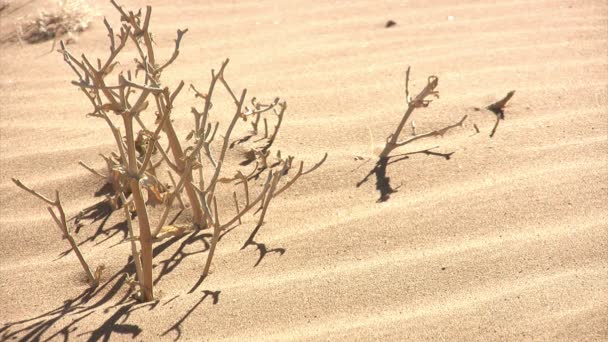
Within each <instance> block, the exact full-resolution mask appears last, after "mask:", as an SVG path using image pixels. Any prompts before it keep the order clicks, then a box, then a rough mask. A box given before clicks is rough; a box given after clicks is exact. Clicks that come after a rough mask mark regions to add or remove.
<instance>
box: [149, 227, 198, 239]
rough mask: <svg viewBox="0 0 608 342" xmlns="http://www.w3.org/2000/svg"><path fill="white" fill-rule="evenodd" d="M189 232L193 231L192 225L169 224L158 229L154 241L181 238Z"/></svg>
mask: <svg viewBox="0 0 608 342" xmlns="http://www.w3.org/2000/svg"><path fill="white" fill-rule="evenodd" d="M191 231H194V226H193V225H192V224H170V225H167V226H163V227H162V228H161V229H160V231H159V232H158V235H156V239H158V240H162V239H166V238H169V237H173V236H182V235H184V234H186V233H189V232H191Z"/></svg>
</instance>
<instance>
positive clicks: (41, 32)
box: [0, 0, 94, 44]
mask: <svg viewBox="0 0 608 342" xmlns="http://www.w3.org/2000/svg"><path fill="white" fill-rule="evenodd" d="M0 7H1V5H0ZM93 15H94V12H93V9H92V8H91V6H89V4H88V3H87V2H86V1H85V0H59V1H58V3H57V9H55V10H54V11H51V12H47V11H44V10H42V11H40V12H39V13H38V16H36V17H27V18H23V19H21V20H19V23H18V27H17V35H16V38H18V39H19V40H21V41H26V42H28V43H30V44H33V43H39V42H44V41H47V40H50V39H56V38H58V37H61V36H64V35H68V36H70V37H69V38H68V41H69V40H73V39H74V38H73V37H72V35H73V34H74V33H78V32H82V31H84V30H86V29H87V28H88V27H89V24H90V23H91V20H92V18H93Z"/></svg>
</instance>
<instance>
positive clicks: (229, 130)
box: [13, 0, 327, 301]
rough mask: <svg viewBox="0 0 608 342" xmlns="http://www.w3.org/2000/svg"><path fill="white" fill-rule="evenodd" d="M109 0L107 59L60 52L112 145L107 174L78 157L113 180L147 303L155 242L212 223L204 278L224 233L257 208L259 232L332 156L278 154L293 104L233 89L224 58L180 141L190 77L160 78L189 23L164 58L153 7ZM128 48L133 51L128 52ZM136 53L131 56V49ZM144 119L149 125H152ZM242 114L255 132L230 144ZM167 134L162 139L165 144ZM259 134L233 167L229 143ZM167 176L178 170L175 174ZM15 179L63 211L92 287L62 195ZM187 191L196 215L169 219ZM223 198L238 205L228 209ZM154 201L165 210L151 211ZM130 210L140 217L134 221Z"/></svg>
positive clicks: (136, 281) (94, 278) (133, 281)
mask: <svg viewBox="0 0 608 342" xmlns="http://www.w3.org/2000/svg"><path fill="white" fill-rule="evenodd" d="M112 4H113V5H114V7H115V8H116V10H117V11H118V12H119V14H120V19H121V26H120V29H119V30H117V31H115V29H114V28H113V27H112V26H111V25H110V24H109V22H108V21H107V20H104V24H105V26H106V29H107V31H108V37H109V45H110V48H109V55H108V57H107V58H105V59H103V60H102V59H96V60H95V59H90V58H88V57H87V56H86V55H84V54H83V55H81V57H80V58H77V57H75V56H74V55H73V54H72V53H71V52H69V51H68V50H67V49H66V46H65V44H64V42H61V52H62V54H63V57H64V60H65V62H66V63H67V65H68V66H69V67H70V68H71V70H72V71H73V72H74V74H75V75H76V77H77V80H75V81H73V82H72V83H73V85H75V86H77V87H78V88H79V89H80V90H81V92H82V93H83V94H84V95H85V97H86V98H87V99H88V100H89V101H90V103H91V105H92V111H91V112H90V113H89V114H88V116H90V117H95V118H98V119H101V120H103V122H105V124H106V125H107V126H108V127H109V132H110V133H111V134H112V137H113V139H114V141H115V143H116V152H115V153H111V154H110V155H107V156H106V155H102V157H103V158H104V160H105V162H106V165H107V172H106V173H105V174H104V173H103V172H98V171H96V170H94V169H93V168H92V167H89V166H88V165H86V164H84V163H83V162H80V164H81V165H82V166H83V167H85V168H86V169H87V170H89V171H91V172H92V173H93V174H95V175H96V176H98V177H100V178H103V179H104V180H106V181H107V182H108V183H109V184H111V187H112V189H113V194H112V195H111V196H110V197H109V198H108V199H107V201H108V202H109V203H110V204H111V205H112V207H113V208H114V209H119V208H121V207H122V210H123V211H124V215H125V219H126V222H127V225H128V232H129V236H128V240H129V242H130V244H131V254H132V257H133V260H134V264H135V269H136V274H134V275H129V279H130V285H131V286H132V288H134V289H135V290H136V291H137V295H138V297H139V298H140V299H141V300H143V301H150V300H152V299H154V288H153V266H152V260H153V257H154V255H153V248H152V247H153V244H154V243H157V242H160V241H162V240H164V239H167V238H170V237H175V236H181V235H183V234H185V233H188V232H192V231H195V230H200V229H212V230H213V235H212V239H211V246H210V249H209V253H208V254H207V260H206V262H205V264H204V267H203V269H202V270H201V273H202V279H204V278H205V277H206V276H207V275H208V274H209V270H210V266H211V263H212V258H213V254H214V252H215V250H216V248H217V243H218V241H219V239H220V234H222V232H226V231H227V230H228V229H232V228H234V227H235V226H236V225H238V224H240V223H241V219H242V217H243V216H244V215H245V214H247V213H250V212H253V211H255V213H256V214H258V215H259V218H258V219H257V225H256V227H255V230H254V231H255V232H257V230H259V228H260V227H261V226H262V224H263V223H264V217H265V214H266V212H267V210H268V208H269V206H270V204H271V201H272V200H273V199H275V198H277V197H278V196H279V195H280V194H281V193H283V192H284V191H285V190H287V189H288V188H289V187H290V186H291V185H293V184H294V183H295V182H296V181H297V180H298V179H299V178H300V177H301V176H303V175H306V174H308V173H310V172H312V171H314V170H315V169H316V168H318V167H319V166H320V165H321V164H322V163H323V162H324V161H325V159H326V157H327V155H325V157H323V159H322V160H321V161H320V162H318V163H317V164H315V165H313V166H312V167H310V168H308V169H307V170H305V169H304V163H303V162H299V163H296V162H295V160H294V157H293V156H283V155H282V154H281V152H280V151H278V150H277V151H274V152H272V150H271V148H272V145H273V143H274V141H275V139H276V137H277V135H278V132H279V128H280V127H281V123H282V121H283V116H284V114H285V111H286V109H287V104H286V102H285V101H282V100H281V99H279V98H276V99H274V100H273V101H271V102H269V103H266V104H264V103H261V102H258V101H257V100H256V98H255V97H253V98H248V97H247V89H243V90H242V91H236V90H235V89H233V88H232V87H231V86H230V84H229V82H228V81H227V80H226V78H225V70H226V67H227V65H228V62H229V61H228V60H226V61H224V62H223V63H222V64H221V67H220V68H219V69H218V70H217V71H215V70H212V71H211V82H210V84H209V86H208V88H207V91H206V92H204V93H203V92H199V91H198V90H197V89H196V87H194V86H191V88H192V90H193V91H194V93H195V96H196V97H197V98H199V99H200V100H201V101H202V108H200V109H196V108H192V113H193V116H194V122H193V128H192V130H191V131H190V133H189V134H188V135H187V136H186V137H185V138H184V139H182V137H181V136H180V135H179V134H178V132H177V130H176V129H175V127H174V126H173V122H172V120H171V117H172V116H173V115H174V111H175V106H174V104H175V101H176V98H177V97H178V95H179V94H180V93H181V92H182V90H183V88H184V82H183V81H182V82H180V83H179V84H178V85H177V86H176V87H174V88H170V87H168V86H166V85H164V84H163V83H162V81H161V75H162V72H163V71H164V70H165V69H166V68H168V67H169V66H171V64H172V63H173V62H174V61H175V60H176V59H177V57H178V56H179V54H180V44H181V42H182V39H183V37H184V35H185V34H186V33H187V31H188V30H187V29H185V30H178V31H177V38H176V40H175V48H174V51H173V53H172V55H171V56H169V57H168V58H167V59H166V60H164V61H161V58H160V56H158V55H157V53H155V50H154V47H155V45H154V44H153V41H152V34H151V33H150V29H149V24H150V18H151V14H152V8H151V7H150V6H148V7H147V8H146V10H145V13H144V12H142V10H139V11H138V12H132V11H126V10H124V9H123V8H122V7H121V6H119V5H118V4H117V3H116V2H115V1H114V0H112ZM127 46H131V47H133V49H132V50H129V49H128V48H127ZM130 51H132V52H133V53H135V56H133V55H130ZM133 57H135V64H134V66H133V69H129V70H126V71H124V70H123V71H121V72H117V71H115V69H118V68H115V67H116V66H117V65H119V64H120V65H121V66H125V65H129V64H128V63H129V62H128V61H130V60H132V59H133ZM95 61H96V63H95ZM218 88H223V89H224V90H225V91H226V92H227V93H228V95H229V96H230V99H231V102H233V103H234V112H233V113H231V114H230V121H229V124H228V126H227V127H226V128H225V129H224V130H223V133H221V134H220V133H219V131H220V130H219V128H220V124H219V122H214V121H213V115H212V109H213V101H212V98H213V97H214V95H215V91H216V90H218ZM249 104H250V105H249ZM214 115H215V114H214ZM150 119H152V120H150ZM269 119H272V120H275V121H276V124H275V125H274V128H269ZM146 120H147V121H149V122H150V121H151V122H153V123H152V124H150V123H148V124H146ZM246 120H250V122H251V123H252V131H251V132H250V133H249V135H247V136H245V137H241V138H239V139H235V140H234V141H232V138H231V137H232V135H233V132H234V131H235V130H234V129H235V127H236V126H237V124H238V123H239V122H241V121H246ZM260 122H264V132H263V134H262V133H261V132H260V130H259V129H258V124H259V123H260ZM163 133H164V135H165V137H166V141H167V143H166V146H163V144H162V143H161V135H162V134H163ZM220 136H221V138H218V137H220ZM255 137H257V138H258V139H257V141H258V145H257V147H256V148H252V149H250V150H249V151H248V152H247V154H246V155H247V157H248V159H247V160H246V161H245V162H244V163H242V164H247V165H248V166H244V165H228V164H229V162H228V161H227V158H226V156H227V152H228V150H229V149H231V148H234V147H235V146H236V145H238V144H241V143H243V142H245V141H247V140H249V139H254V138H255ZM218 140H219V141H218ZM252 166H253V167H252ZM163 168H164V169H168V170H166V171H168V172H169V176H170V179H171V182H172V184H171V185H169V184H166V183H163V182H162V180H161V177H160V175H164V174H165V173H164V172H159V171H160V170H161V169H163ZM227 172H234V173H233V176H226V173H227ZM171 173H174V174H175V176H176V178H175V179H176V180H175V179H174V177H173V175H172V174H171ZM13 181H14V182H15V183H16V184H17V185H18V186H20V187H21V188H22V189H24V190H26V191H28V192H30V193H32V194H33V195H35V196H37V197H38V198H40V199H42V200H43V201H45V202H46V203H47V204H49V205H51V206H52V207H54V208H56V210H58V211H59V213H60V217H61V219H57V217H56V214H54V212H53V211H51V209H50V208H49V211H50V212H51V215H52V216H53V218H54V219H55V221H56V222H57V224H58V225H59V227H60V228H61V231H62V234H63V235H64V236H65V237H66V238H68V240H69V241H70V244H71V246H72V247H73V249H74V251H75V252H76V253H77V255H79V259H80V261H81V263H82V264H83V267H84V269H85V271H86V272H87V274H88V275H89V279H90V282H91V285H92V286H95V285H96V284H97V283H98V281H99V274H97V275H93V274H92V273H91V271H90V268H89V266H88V265H87V264H86V262H85V261H84V258H82V255H81V254H80V252H79V250H78V248H77V244H75V243H74V242H73V238H72V237H71V234H70V231H69V229H68V227H67V223H66V219H65V215H64V213H63V208H62V206H61V202H60V201H59V197H58V196H59V195H58V194H57V196H56V200H54V201H52V200H49V199H47V198H46V197H44V196H42V195H40V194H39V193H37V192H35V191H34V190H32V189H30V188H28V187H26V186H25V185H23V184H22V183H21V182H20V181H19V180H16V179H13ZM182 192H184V193H185V196H184V197H185V198H187V200H188V203H189V206H188V210H189V211H190V214H191V215H190V217H191V218H192V220H191V222H189V223H186V224H174V225H166V224H165V223H166V220H167V217H168V215H169V213H170V212H171V211H172V210H174V209H175V205H176V204H177V203H179V206H180V207H182V208H183V207H184V206H185V205H184V202H185V201H184V199H182V196H181V193H182ZM226 199H229V200H230V201H227V200H226ZM176 201H177V203H176ZM227 203H229V204H230V206H234V207H233V208H228V205H227ZM220 204H223V205H220ZM153 207H160V208H161V209H160V210H152V208H153ZM155 212H158V213H159V215H158V217H154V215H153V214H154V213H155ZM133 216H136V217H137V219H136V220H133ZM97 273H99V272H97Z"/></svg>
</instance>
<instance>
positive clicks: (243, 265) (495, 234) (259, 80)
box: [0, 0, 608, 341]
mask: <svg viewBox="0 0 608 342" xmlns="http://www.w3.org/2000/svg"><path fill="white" fill-rule="evenodd" d="M50 3H51V1H42V0H39V1H37V0H34V1H26V0H13V1H12V2H11V5H10V7H9V9H8V10H5V11H3V12H2V13H1V14H0V34H2V35H4V34H6V33H8V32H10V30H12V29H13V27H14V26H13V25H14V23H15V21H16V20H17V18H19V17H20V16H24V15H27V14H32V13H36V11H37V10H38V9H39V8H43V7H44V6H47V5H48V4H50ZM121 3H124V5H126V6H129V7H132V8H135V7H139V6H144V5H145V4H146V2H143V1H133V0H130V1H121ZM150 4H151V5H153V6H154V17H153V27H154V32H155V33H157V36H156V37H157V38H156V40H157V44H158V51H159V52H158V53H159V54H160V55H162V56H168V55H170V53H171V52H172V48H173V45H172V44H173V43H172V41H173V39H174V34H175V30H176V29H177V28H178V27H179V28H184V27H187V28H189V32H188V34H187V35H186V37H185V38H184V42H183V46H182V51H181V54H180V56H179V59H178V60H177V62H176V63H175V64H174V66H173V67H172V69H171V70H170V71H169V70H168V71H167V73H166V75H163V77H164V78H165V80H166V81H165V82H167V83H168V84H172V85H174V84H177V82H178V81H179V80H181V79H183V80H184V81H185V82H186V84H188V83H194V84H196V85H200V86H201V87H203V88H204V87H206V85H207V82H208V81H209V78H210V74H209V70H210V69H211V68H217V67H218V66H219V65H220V63H221V61H222V60H223V59H224V58H226V57H229V58H230V59H231V64H230V65H229V67H228V71H227V77H228V78H230V80H231V82H232V83H233V84H234V85H235V86H236V87H237V88H242V87H247V88H248V89H249V91H250V92H251V93H252V94H255V95H256V96H258V97H259V98H273V97H274V96H277V95H278V96H281V97H282V98H285V99H286V100H287V102H288V110H287V115H286V118H285V121H284V123H283V126H282V131H281V135H280V136H279V139H278V140H277V142H276V144H277V147H278V148H280V149H281V150H283V151H286V152H287V153H291V154H295V155H297V156H299V157H300V158H301V159H303V160H305V161H306V162H309V163H312V162H314V161H316V160H318V159H320V158H321V157H322V156H323V154H324V153H325V152H328V153H329V158H328V160H327V161H326V163H325V164H324V165H323V166H322V167H321V168H320V169H319V170H317V171H316V172H315V173H314V174H311V175H309V176H307V177H306V178H303V179H302V181H301V182H300V183H299V184H297V185H296V186H295V187H294V188H292V189H291V190H290V191H289V192H287V193H285V194H283V195H281V198H280V200H277V201H275V202H274V203H273V206H272V207H271V210H270V211H269V212H268V214H267V216H266V218H267V223H266V224H265V225H264V226H263V227H262V229H261V230H260V231H259V233H258V234H257V235H256V241H257V242H258V243H259V244H260V245H259V246H260V248H258V249H256V247H254V246H248V247H247V248H245V249H241V247H242V246H243V243H244V242H245V241H246V240H247V238H248V237H249V235H250V233H251V229H253V227H254V220H253V219H252V218H250V217H249V218H248V219H246V220H245V221H244V223H243V225H241V226H239V227H238V228H236V229H234V230H233V231H231V232H230V233H228V234H227V235H226V236H225V238H224V239H222V240H221V242H220V245H219V247H218V251H217V253H216V257H215V259H214V264H213V266H212V271H213V273H212V274H211V276H210V277H209V278H207V279H205V281H204V282H202V283H200V284H199V283H197V280H199V277H200V274H201V271H202V267H203V265H204V262H205V256H206V254H207V251H206V250H207V241H208V240H209V234H208V233H207V232H203V233H199V234H195V235H189V236H187V237H183V238H181V239H171V240H168V241H166V242H163V243H160V244H158V245H156V246H155V269H154V272H155V279H156V280H157V283H156V288H157V293H158V301H157V302H154V303H147V304H139V303H136V302H135V301H133V300H132V299H130V298H129V294H128V288H127V286H126V285H125V284H124V274H125V271H126V270H127V268H125V265H126V263H127V257H128V255H129V246H128V244H126V243H124V241H123V239H124V238H125V237H126V235H125V234H126V233H125V232H124V230H123V229H122V228H121V227H122V225H121V222H122V220H123V218H122V214H121V213H105V214H104V213H103V212H98V213H93V214H92V216H91V217H90V218H89V219H88V220H86V224H85V226H83V227H82V228H81V229H80V230H79V231H78V234H77V235H76V236H77V239H78V241H80V242H82V249H83V252H84V254H85V257H86V258H87V259H88V260H90V262H91V263H92V264H93V265H99V264H105V265H106V267H107V268H106V271H105V273H104V274H105V275H104V277H103V278H102V284H101V286H100V287H99V288H98V289H97V290H96V291H94V292H90V291H89V290H87V289H88V287H87V285H86V278H85V276H84V275H83V274H82V270H81V269H80V267H79V265H78V262H77V260H76V258H75V256H74V255H73V253H70V254H68V255H67V256H63V255H62V253H63V252H65V251H67V247H68V246H67V244H66V243H65V242H64V241H62V240H61V239H60V236H59V233H58V232H57V229H56V228H55V227H53V222H52V220H51V219H50V218H49V217H48V215H47V213H46V211H45V210H44V207H43V205H42V204H41V203H40V202H38V201H36V200H34V199H33V198H32V197H30V196H29V195H28V194H26V193H25V192H23V191H21V190H19V189H18V188H17V187H15V186H14V185H13V184H12V182H11V181H10V178H11V177H18V178H20V179H22V180H23V181H24V182H26V183H27V184H29V185H31V186H33V187H35V188H36V189H39V190H40V191H42V192H44V193H51V192H52V191H54V190H55V189H59V190H60V191H61V193H62V196H63V199H64V207H65V209H66V212H67V214H68V216H72V215H74V214H76V213H78V212H79V211H80V210H81V209H83V208H85V207H87V206H89V205H91V204H94V203H96V202H98V201H99V200H100V197H95V196H94V193H95V192H96V191H98V190H99V189H100V188H101V187H102V186H103V184H102V183H103V182H102V181H101V180H99V179H97V178H95V177H94V176H93V175H91V174H89V173H87V172H86V171H85V170H83V169H81V168H79V167H78V165H77V162H78V160H83V161H85V162H87V163H89V164H90V165H93V166H94V167H96V168H99V169H102V168H103V167H104V165H103V162H102V161H101V160H100V159H99V158H98V157H97V153H100V152H104V153H108V152H110V151H111V150H112V144H113V142H112V138H111V136H110V135H109V134H108V132H107V128H106V127H105V126H104V125H103V124H102V123H101V122H99V121H97V120H96V119H92V118H85V117H84V114H86V113H87V111H88V110H89V108H88V103H86V99H84V98H83V97H81V96H80V95H82V94H79V93H78V92H77V90H76V89H75V88H74V87H73V86H71V85H70V83H69V82H70V80H71V75H70V73H69V70H68V68H67V66H65V65H64V64H63V61H62V59H61V56H60V55H58V54H56V53H52V54H49V53H47V52H48V51H49V50H50V43H49V42H47V43H43V44H35V45H24V46H20V45H19V44H18V43H5V44H2V45H0V49H1V50H0V67H1V70H2V72H1V73H0V91H1V92H2V96H1V98H2V102H1V103H2V104H1V105H0V163H1V167H0V203H1V207H0V260H1V261H0V295H1V297H2V300H0V339H1V340H13V339H21V340H36V339H40V340H47V339H48V340H60V339H64V338H66V339H67V338H69V339H71V340H101V339H103V340H105V339H107V338H109V339H111V340H127V339H131V338H135V339H136V340H145V341H148V340H175V339H181V340H192V341H199V340H235V341H237V340H246V339H253V340H450V341H451V340H480V341H488V340H510V341H512V340H587V341H600V340H607V339H608V328H607V327H608V252H607V251H608V224H607V222H608V205H607V203H608V118H607V116H608V112H607V110H606V108H608V59H607V57H606V56H608V33H607V32H608V31H607V29H606V28H607V27H608V5H607V4H606V3H605V2H603V1H580V2H571V1H513V0H505V1H495V2H485V1H466V2H464V3H463V2H462V1H450V0H444V1H433V2H428V1H407V2H386V3H378V2H374V1H363V2H356V3H348V2H344V3H340V2H337V3H336V2H325V1H313V2H311V1H289V2H271V1H243V2H234V3H232V2H230V3H229V2H223V1H213V2H210V3H207V2H206V3H204V4H203V3H199V2H197V1H187V0H174V1H170V2H169V1H160V0H158V1H150ZM95 6H96V8H97V10H98V12H99V14H100V15H104V16H107V17H108V18H109V19H110V20H115V19H116V18H115V15H114V13H113V11H112V8H111V6H110V4H109V3H106V2H95ZM449 16H451V18H452V20H450V19H448V17H449ZM100 18H101V16H98V17H97V18H96V19H95V22H94V25H93V26H92V27H91V28H90V29H89V30H87V31H85V32H84V33H83V34H81V35H80V36H79V38H78V42H77V44H74V45H72V46H71V49H72V50H73V51H75V52H77V53H81V52H86V53H87V54H91V55H96V54H106V53H107V52H106V49H107V48H106V42H105V39H106V38H105V34H106V32H105V31H104V27H103V25H101V24H100ZM389 19H392V20H394V21H396V22H397V25H396V26H394V27H392V28H389V29H387V28H385V27H384V24H385V22H386V21H387V20H389ZM113 22H115V21H113ZM408 65H410V66H412V83H413V84H412V90H415V89H419V88H420V87H421V86H423V85H424V84H425V82H426V77H427V75H430V74H434V75H437V76H438V77H439V88H438V89H439V91H440V94H441V98H440V99H438V100H435V101H434V102H433V103H432V104H431V105H430V107H429V108H428V109H421V110H418V111H416V112H415V114H414V120H415V122H416V125H417V129H418V130H419V131H420V132H422V131H426V130H430V129H433V128H438V127H442V126H443V125H446V124H449V123H452V122H455V121H456V120H458V119H459V118H461V117H462V116H464V115H468V116H469V117H468V120H467V122H466V124H465V127H463V128H459V129H456V130H454V131H451V132H449V133H448V134H446V136H445V137H443V138H432V139H429V140H422V141H419V142H416V143H415V144H412V145H409V147H408V148H407V149H404V150H403V153H407V152H413V151H416V150H421V149H426V148H430V147H434V146H439V148H437V149H436V150H434V151H437V152H441V153H451V152H454V154H453V155H451V158H450V159H449V160H446V159H445V158H441V157H437V156H429V155H424V154H412V155H410V156H409V158H408V159H406V160H403V161H400V162H398V163H395V164H391V165H389V167H388V171H387V173H388V176H389V177H390V181H391V184H392V186H393V187H395V188H397V187H398V192H396V193H394V194H392V195H391V196H390V199H389V200H388V201H386V202H378V201H377V200H378V198H379V196H380V195H379V193H378V191H377V190H376V187H375V179H374V177H373V176H372V177H371V178H370V179H369V180H368V181H367V182H364V183H363V184H362V185H361V186H359V187H357V183H358V182H360V181H362V179H364V177H365V176H366V174H367V173H368V172H369V171H370V169H371V168H372V167H373V164H374V159H373V158H375V156H377V154H378V153H379V152H380V150H381V148H382V146H383V144H384V141H385V138H386V136H387V135H388V134H389V133H390V132H392V129H393V128H394V127H395V125H396V124H397V123H398V121H399V119H400V115H401V113H403V110H404V107H403V106H404V94H403V82H404V71H405V69H406V67H407V66H408ZM510 90H516V94H515V97H514V98H513V100H512V101H511V102H510V104H509V106H508V107H507V109H506V120H505V121H504V122H502V123H501V124H500V126H499V127H498V131H497V134H496V136H494V137H493V138H489V137H488V134H489V132H490V130H491V129H492V126H493V124H494V118H493V116H492V114H491V113H489V112H487V111H477V110H475V109H474V108H475V107H483V106H486V105H488V104H490V103H492V102H494V101H496V100H498V99H500V98H501V97H502V96H504V95H505V94H506V93H507V92H508V91H510ZM195 103H196V102H195V100H194V99H193V98H191V93H189V94H187V93H186V95H184V96H182V98H181V99H180V101H179V103H178V109H179V110H178V111H177V112H176V115H175V117H174V120H175V125H176V127H178V129H179V130H180V132H181V133H184V134H185V133H186V132H187V130H188V127H189V125H190V120H191V114H190V113H189V109H190V106H192V105H193V104H195ZM226 103H227V102H226ZM220 105H222V104H221V103H220V104H218V106H220ZM473 124H476V125H477V126H478V127H479V128H480V130H481V133H479V134H475V130H474V129H473ZM231 158H232V157H231ZM370 158H372V159H371V160H369V159H370Z"/></svg>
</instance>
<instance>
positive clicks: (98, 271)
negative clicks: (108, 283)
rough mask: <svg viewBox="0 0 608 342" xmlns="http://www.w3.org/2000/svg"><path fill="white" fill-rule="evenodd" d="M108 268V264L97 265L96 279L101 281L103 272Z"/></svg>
mask: <svg viewBox="0 0 608 342" xmlns="http://www.w3.org/2000/svg"><path fill="white" fill-rule="evenodd" d="M105 269H106V266H105V265H103V264H101V265H99V266H97V269H96V270H95V274H94V275H93V277H94V278H95V281H97V282H98V283H99V280H100V279H101V274H102V273H103V270H105Z"/></svg>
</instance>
